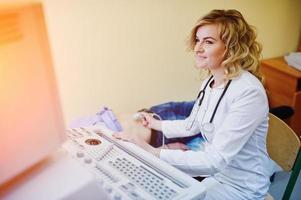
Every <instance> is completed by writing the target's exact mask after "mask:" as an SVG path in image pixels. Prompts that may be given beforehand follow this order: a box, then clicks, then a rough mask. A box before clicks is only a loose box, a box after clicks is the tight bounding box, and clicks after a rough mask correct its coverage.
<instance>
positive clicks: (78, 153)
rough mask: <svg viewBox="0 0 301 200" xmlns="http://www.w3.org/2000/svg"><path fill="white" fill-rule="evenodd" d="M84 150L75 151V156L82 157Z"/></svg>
mask: <svg viewBox="0 0 301 200" xmlns="http://www.w3.org/2000/svg"><path fill="white" fill-rule="evenodd" d="M84 155H85V154H84V152H82V151H78V152H77V153H76V156H77V157H79V158H82V157H84Z"/></svg>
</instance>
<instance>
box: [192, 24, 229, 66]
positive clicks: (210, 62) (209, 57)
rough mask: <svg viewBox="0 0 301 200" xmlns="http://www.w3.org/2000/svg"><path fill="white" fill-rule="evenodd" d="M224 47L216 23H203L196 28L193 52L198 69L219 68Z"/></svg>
mask: <svg viewBox="0 0 301 200" xmlns="http://www.w3.org/2000/svg"><path fill="white" fill-rule="evenodd" d="M225 49H226V47H225V44H224V42H223V41H222V40H221V39H220V36H219V30H218V25H217V24H208V25H203V26H200V27H199V28H198V29H197V32H196V44H195V47H194V52H195V60H196V67H197V68H198V69H209V70H216V69H218V68H221V67H222V66H221V63H222V61H223V59H224V54H225Z"/></svg>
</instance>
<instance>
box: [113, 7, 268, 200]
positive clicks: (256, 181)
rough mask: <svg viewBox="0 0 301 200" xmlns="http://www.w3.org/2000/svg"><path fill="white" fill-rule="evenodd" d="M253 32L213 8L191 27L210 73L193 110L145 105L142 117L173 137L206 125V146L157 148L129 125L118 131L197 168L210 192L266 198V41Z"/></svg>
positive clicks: (234, 198) (237, 16)
mask: <svg viewBox="0 0 301 200" xmlns="http://www.w3.org/2000/svg"><path fill="white" fill-rule="evenodd" d="M255 39H256V33H255V30H254V29H253V27H252V26H250V25H249V24H248V23H247V22H246V21H245V19H244V18H243V16H242V15H241V13H240V12H238V11H236V10H213V11H211V12H210V13H209V14H207V15H206V16H204V17H203V18H201V19H200V20H199V21H198V23H197V25H196V26H195V27H194V28H193V30H192V33H191V38H190V47H191V49H193V51H194V53H195V61H196V67H197V68H198V69H201V70H203V71H206V72H207V73H208V77H207V79H205V80H204V81H203V83H202V85H201V88H200V92H199V95H198V98H197V100H196V102H195V104H194V107H193V109H192V111H191V113H190V116H189V117H188V118H186V119H184V120H157V119H155V118H153V117H152V115H150V114H147V113H143V116H144V119H143V120H142V123H143V125H144V126H146V127H148V128H149V129H154V130H157V131H162V132H163V134H164V136H165V137H167V138H179V137H187V136H193V135H196V134H198V133H201V134H202V137H203V139H204V141H203V142H202V144H201V145H203V148H201V150H197V151H192V150H187V148H186V147H185V145H184V146H181V145H178V146H177V145H175V146H172V147H173V149H169V148H154V147H152V146H150V145H148V144H146V143H145V142H143V141H141V140H138V139H135V138H133V137H132V138H129V136H128V135H127V134H125V133H124V134H116V135H115V137H117V138H120V139H124V140H130V141H133V142H135V143H137V144H138V145H140V146H141V147H143V148H145V149H146V150H148V151H150V152H152V153H153V154H154V155H156V156H158V157H159V158H160V159H162V160H164V161H166V162H168V163H170V164H171V165H173V166H175V167H177V168H179V169H181V170H182V171H184V172H186V173H188V174H190V175H191V176H194V177H195V176H202V177H207V178H205V179H204V180H203V182H204V184H205V185H206V187H207V194H206V198H205V199H206V200H209V199H210V200H211V199H223V200H226V199H229V200H240V199H252V200H254V199H264V197H265V195H266V193H267V191H268V187H269V184H270V181H269V178H270V176H271V175H272V167H271V166H272V165H271V160H270V158H269V156H268V154H267V150H266V135H267V129H268V112H269V108H268V101H267V97H266V93H265V90H264V88H263V86H262V84H261V80H262V77H261V75H260V73H259V57H260V53H261V46H260V44H259V43H257V42H256V40H255ZM174 147H179V149H175V148H174Z"/></svg>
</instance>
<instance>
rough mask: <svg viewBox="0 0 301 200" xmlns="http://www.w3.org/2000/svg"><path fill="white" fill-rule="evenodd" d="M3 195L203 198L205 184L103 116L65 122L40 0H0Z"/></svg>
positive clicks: (15, 198)
mask: <svg viewBox="0 0 301 200" xmlns="http://www.w3.org/2000/svg"><path fill="white" fill-rule="evenodd" d="M0 30H3V31H0V82H1V83H0V91H1V95H0V199H5V200H20V199H24V200H25V199H26V200H28V199H30V200H32V199H33V200H35V199H39V200H40V199H104V200H105V199H114V200H123V199H124V200H127V199H134V200H143V199H145V200H148V199H155V200H161V199H162V200H179V199H202V198H203V197H204V194H205V188H204V186H203V185H202V184H201V182H198V181H196V180H195V179H193V178H191V177H190V176H188V175H187V174H185V173H183V172H182V171H180V170H178V169H176V168H174V167H173V166H171V165H169V164H167V163H165V162H163V161H161V160H160V159H158V158H157V157H155V156H153V155H151V154H150V153H148V152H146V151H144V150H143V149H141V148H139V147H138V146H136V145H134V144H132V143H128V142H125V141H119V140H116V139H113V138H112V136H111V135H112V131H111V130H109V129H107V128H106V127H105V126H104V125H103V124H98V125H97V126H92V127H80V128H74V129H66V128H65V127H64V122H63V114H62V109H61V106H60V102H59V93H58V90H57V85H56V80H55V72H54V69H53V64H52V60H51V56H50V48H49V42H48V38H47V32H46V25H45V22H44V18H43V8H42V5H41V4H39V3H34V4H23V5H19V6H17V5H6V6H3V5H0Z"/></svg>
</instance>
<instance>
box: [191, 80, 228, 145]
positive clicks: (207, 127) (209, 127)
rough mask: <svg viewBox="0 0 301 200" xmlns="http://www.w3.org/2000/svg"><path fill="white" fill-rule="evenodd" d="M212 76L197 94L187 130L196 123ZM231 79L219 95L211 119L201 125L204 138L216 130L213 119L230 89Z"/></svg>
mask: <svg viewBox="0 0 301 200" xmlns="http://www.w3.org/2000/svg"><path fill="white" fill-rule="evenodd" d="M212 78H213V76H211V77H210V78H209V80H208V81H207V83H206V84H205V86H204V88H203V89H202V90H201V91H200V92H199V94H198V96H197V99H196V102H195V104H194V106H193V108H192V111H191V114H190V116H189V118H188V122H187V124H186V130H187V131H190V130H191V128H192V127H193V124H194V123H195V120H196V118H197V114H198V112H199V109H200V107H201V105H202V102H203V100H204V97H205V90H206V88H207V86H208V85H209V83H210V82H211V80H212ZM231 81H232V80H229V81H228V82H227V85H226V86H225V88H224V90H223V93H222V94H221V96H220V97H219V99H218V101H217V104H216V105H215V108H214V110H213V113H212V115H211V118H210V121H209V122H207V123H204V124H202V127H201V128H202V129H201V134H202V136H203V138H204V139H205V140H207V138H206V135H207V134H210V133H213V132H214V129H215V127H214V124H213V123H212V122H213V119H214V117H215V114H216V111H217V109H218V106H219V104H220V102H221V100H222V99H223V97H224V95H225V93H226V91H227V90H228V88H229V85H230V83H231ZM207 141H208V140H207Z"/></svg>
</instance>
